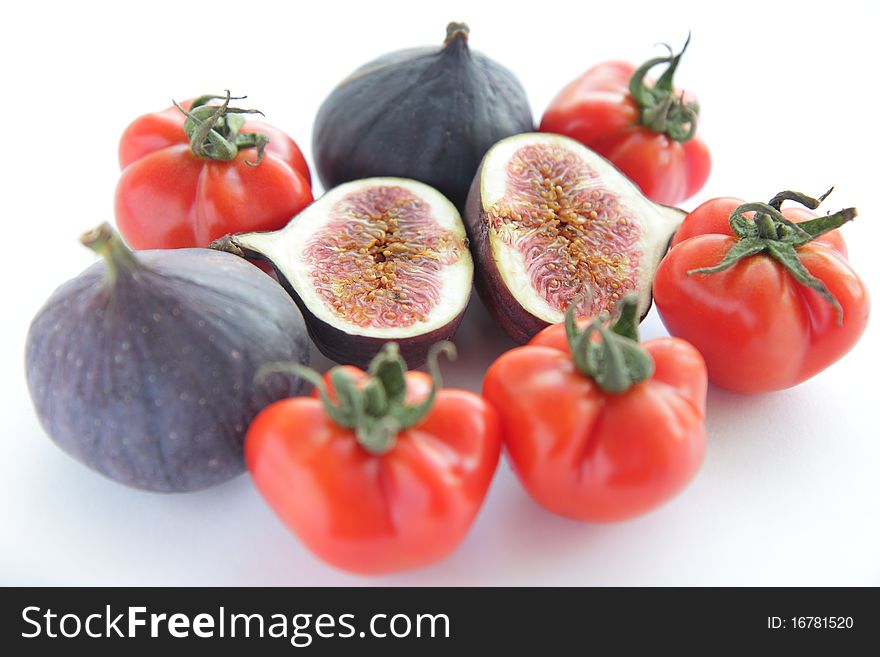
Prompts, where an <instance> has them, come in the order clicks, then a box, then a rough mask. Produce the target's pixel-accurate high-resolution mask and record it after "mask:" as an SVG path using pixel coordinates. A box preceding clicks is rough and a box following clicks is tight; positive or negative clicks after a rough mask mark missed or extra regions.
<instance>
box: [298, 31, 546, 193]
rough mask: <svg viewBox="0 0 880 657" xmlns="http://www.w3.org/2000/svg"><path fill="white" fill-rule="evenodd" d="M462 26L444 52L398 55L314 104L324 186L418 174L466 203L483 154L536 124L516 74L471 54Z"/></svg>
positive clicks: (411, 51) (372, 64)
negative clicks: (317, 107) (316, 104)
mask: <svg viewBox="0 0 880 657" xmlns="http://www.w3.org/2000/svg"><path fill="white" fill-rule="evenodd" d="M468 39H469V31H468V27H467V25H464V24H463V23H450V24H449V26H448V27H447V34H446V41H445V42H444V43H443V45H442V46H441V47H439V48H436V47H434V48H412V49H407V50H401V51H398V52H392V53H389V54H387V55H384V56H383V57H380V58H378V59H376V60H374V61H372V62H369V63H368V64H365V65H364V66H362V67H360V68H359V69H357V70H356V71H354V73H352V74H351V75H350V76H349V77H348V78H346V79H345V80H343V81H342V82H341V83H340V84H339V85H338V86H337V87H336V88H335V89H334V90H333V91H332V92H331V93H330V95H329V96H328V97H327V99H326V100H325V101H324V103H323V104H322V105H321V107H320V109H319V110H318V115H317V117H316V118H315V126H314V129H313V138H312V152H313V153H314V154H315V164H316V167H317V170H318V175H319V176H320V178H321V182H322V183H323V184H324V187H325V188H328V189H329V188H330V187H334V186H336V185H338V184H340V183H343V182H347V181H350V180H357V179H360V178H369V177H375V176H399V177H404V178H414V179H416V180H420V181H422V182H424V183H426V184H428V185H431V186H432V187H434V188H436V189H437V190H439V191H440V193H442V194H444V195H445V196H446V197H447V198H449V199H450V200H451V201H452V202H453V203H454V204H455V205H456V207H458V208H459V210H463V209H464V202H465V199H466V197H467V193H468V188H469V187H470V184H471V180H473V177H474V174H475V173H476V171H477V167H478V166H479V164H480V159H481V158H482V157H483V155H484V154H485V152H486V151H487V150H488V149H489V147H490V146H492V144H494V143H495V142H497V141H498V140H499V139H503V138H504V137H508V136H510V135H515V134H518V133H520V132H529V131H531V130H533V129H534V123H533V120H532V112H531V109H530V108H529V104H528V99H527V97H526V93H525V90H524V89H523V87H522V85H521V84H520V82H519V80H517V78H516V76H514V74H513V73H511V72H510V71H509V70H507V69H506V68H504V67H503V66H501V65H500V64H498V63H496V62H495V61H493V60H492V59H489V58H488V57H486V56H485V55H483V54H481V53H479V52H475V51H471V50H470V48H469V46H468Z"/></svg>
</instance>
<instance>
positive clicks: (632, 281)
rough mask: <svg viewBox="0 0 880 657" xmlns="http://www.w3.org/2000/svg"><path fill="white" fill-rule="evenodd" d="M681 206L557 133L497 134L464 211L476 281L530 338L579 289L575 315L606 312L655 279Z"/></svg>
mask: <svg viewBox="0 0 880 657" xmlns="http://www.w3.org/2000/svg"><path fill="white" fill-rule="evenodd" d="M684 216H685V212H684V211H683V210H679V209H677V208H670V207H667V206H664V205H658V204H657V203H654V202H652V201H650V200H648V199H647V198H646V197H645V196H643V195H642V193H641V192H640V191H639V190H638V188H637V187H636V186H635V185H634V184H633V183H632V182H630V181H629V179H627V178H626V177H625V176H624V175H623V174H622V173H620V171H618V170H617V169H616V168H615V167H614V166H613V165H612V164H610V163H609V162H608V161H607V160H605V159H604V158H602V157H601V156H599V155H597V154H596V153H594V152H593V151H591V150H589V149H588V148H586V147H585V146H582V145H581V144H579V143H578V142H576V141H573V140H571V139H569V138H567V137H562V136H560V135H553V134H544V133H526V134H521V135H515V136H513V137H508V138H507V139H503V140H501V141H500V142H498V143H497V144H495V146H493V147H492V148H491V149H490V150H489V151H488V152H487V153H486V156H485V157H484V158H483V162H482V164H481V165H480V169H479V171H478V172H477V175H476V178H475V179H474V182H473V184H472V186H471V190H470V193H469V195H468V201H467V207H466V212H465V219H466V224H467V229H468V235H469V237H470V239H471V248H472V250H473V254H474V258H475V260H476V261H477V267H478V272H479V273H478V277H477V289H478V291H479V293H480V296H481V297H482V298H483V301H484V303H485V304H486V306H487V307H488V308H489V310H490V311H491V312H492V314H493V315H494V316H495V318H496V320H497V321H498V323H499V324H500V325H501V327H502V328H503V329H504V330H505V331H506V332H507V333H508V334H509V335H510V337H511V338H513V339H514V340H516V341H518V342H527V341H528V340H529V339H530V338H531V337H532V336H534V335H535V333H537V332H538V331H540V330H541V329H542V328H544V327H545V326H547V325H548V324H555V323H558V322H561V321H562V320H563V318H564V315H565V310H566V308H567V307H568V306H569V305H570V304H571V303H572V302H574V301H576V300H578V299H579V298H580V297H582V296H583V298H584V299H585V301H583V304H584V307H582V308H580V309H579V315H581V316H590V317H592V316H595V315H597V314H598V313H600V312H602V311H609V312H610V311H611V310H612V309H613V308H614V306H615V305H616V304H617V302H618V301H619V300H620V298H621V297H623V296H624V294H626V293H627V292H630V291H634V292H637V293H638V295H639V306H638V307H639V312H640V314H641V316H642V317H644V315H646V314H647V312H648V309H649V308H650V305H651V282H652V281H653V278H654V272H655V271H656V269H657V266H658V265H659V264H660V259H661V258H662V257H663V254H664V253H665V252H666V249H667V247H668V244H669V240H670V239H671V238H672V235H673V233H674V232H675V230H676V228H677V227H678V225H679V224H680V223H681V222H682V220H683V219H684Z"/></svg>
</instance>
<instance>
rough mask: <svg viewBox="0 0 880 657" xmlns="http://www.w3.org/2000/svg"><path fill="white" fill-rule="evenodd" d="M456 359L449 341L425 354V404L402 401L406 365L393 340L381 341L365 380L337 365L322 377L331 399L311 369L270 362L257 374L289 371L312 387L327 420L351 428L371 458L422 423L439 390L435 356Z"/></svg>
mask: <svg viewBox="0 0 880 657" xmlns="http://www.w3.org/2000/svg"><path fill="white" fill-rule="evenodd" d="M441 353H443V354H446V357H447V358H449V359H453V358H455V354H456V352H455V346H454V345H453V344H452V343H451V342H438V343H437V344H435V345H433V346H432V347H431V349H430V350H429V351H428V358H427V365H428V372H429V374H430V375H431V390H430V392H429V393H428V395H427V397H425V399H424V400H422V401H420V402H418V403H416V404H407V403H406V373H407V368H406V362H405V361H404V359H403V357H402V356H401V355H400V348H399V347H398V345H397V343H395V342H386V343H385V345H384V346H383V347H382V349H381V350H380V351H379V353H378V354H377V355H376V357H375V358H374V359H373V361H372V362H371V363H370V366H369V368H368V370H367V372H366V379H365V380H364V381H359V380H356V379H355V378H354V377H352V376H351V374H349V372H348V371H346V370H345V369H344V368H342V367H338V366H337V367H334V368H333V369H331V370H330V372H329V373H328V375H327V377H328V378H329V379H330V383H331V385H332V387H333V391H334V393H335V396H336V400H335V401H334V400H333V399H331V397H330V392H329V390H328V388H327V384H326V383H325V380H324V378H323V377H322V376H321V375H320V374H319V373H318V372H316V371H315V370H313V369H311V368H309V367H306V366H304V365H300V364H298V363H269V364H267V365H264V366H263V367H261V368H260V370H259V371H258V372H257V380H260V379H262V378H264V377H265V376H267V375H268V374H270V373H272V372H279V371H284V372H290V373H292V374H294V375H296V376H299V377H301V378H303V379H305V380H306V381H308V382H309V383H311V384H312V385H313V386H314V387H315V389H316V390H317V391H318V397H319V398H320V400H321V403H322V404H323V406H324V410H325V411H326V413H327V415H328V416H329V417H330V419H331V420H332V421H333V422H334V423H335V424H337V425H338V426H341V427H345V428H347V429H352V430H354V434H355V439H356V440H357V442H358V444H359V445H360V446H361V447H363V448H364V449H365V450H367V451H368V452H370V453H371V454H376V455H380V454H385V453H386V452H388V451H390V450H391V449H393V448H394V445H395V444H396V442H397V435H398V434H399V433H400V432H401V431H403V430H404V429H406V428H408V427H411V426H414V425H416V424H418V423H419V422H421V421H422V420H424V419H425V417H426V416H427V415H428V413H429V412H430V411H431V408H433V406H434V402H435V400H436V398H437V392H438V391H439V389H440V387H441V386H442V380H441V377H440V367H439V365H438V362H437V361H438V358H439V356H440V354H441Z"/></svg>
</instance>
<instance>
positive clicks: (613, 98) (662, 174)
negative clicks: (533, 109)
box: [540, 62, 712, 205]
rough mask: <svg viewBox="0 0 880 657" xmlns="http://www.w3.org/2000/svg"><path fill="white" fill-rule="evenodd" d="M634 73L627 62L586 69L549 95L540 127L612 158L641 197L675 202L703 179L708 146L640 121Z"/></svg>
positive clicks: (696, 188) (708, 160) (708, 161)
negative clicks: (632, 88)
mask: <svg viewBox="0 0 880 657" xmlns="http://www.w3.org/2000/svg"><path fill="white" fill-rule="evenodd" d="M634 72H635V67H634V66H633V65H631V64H628V63H626V62H605V63H603V64H599V65H597V66H594V67H593V68H591V69H589V70H588V71H587V72H586V73H584V74H583V75H581V76H580V77H579V78H577V79H575V80H574V81H572V82H570V83H569V84H568V85H566V86H565V87H564V88H563V89H562V91H560V92H559V94H558V95H557V96H556V98H554V99H553V101H552V102H551V103H550V106H549V107H548V108H547V111H546V112H545V113H544V116H543V117H542V118H541V126H540V130H541V131H542V132H553V133H556V134H561V135H566V136H568V137H571V138H572V139H576V140H577V141H579V142H581V143H582V144H584V145H585V146H587V147H589V148H591V149H593V150H594V151H596V152H597V153H599V154H600V155H602V156H603V157H605V158H606V159H608V160H609V161H611V163H612V164H614V165H615V166H616V167H617V168H618V169H620V170H621V171H622V172H623V173H624V174H625V175H626V176H627V177H628V178H629V179H630V180H632V181H633V182H634V183H635V184H636V185H638V187H639V188H640V189H641V190H642V192H643V193H644V194H645V196H647V197H649V198H650V199H652V200H654V201H656V202H657V203H663V204H666V205H675V204H677V203H680V202H681V201H683V200H684V199H686V198H688V197H690V196H693V195H694V194H696V193H697V192H698V191H699V190H700V189H701V188H702V187H703V185H704V184H705V183H706V180H707V179H708V178H709V170H710V168H711V165H712V163H711V158H710V156H709V151H708V149H707V147H706V144H705V143H704V142H703V141H702V140H701V139H700V138H699V137H697V136H695V137H692V138H691V139H689V140H688V141H686V142H677V141H674V140H673V139H670V138H669V137H667V136H666V135H665V134H663V133H657V132H654V131H652V130H650V129H649V128H647V127H645V126H642V125H639V107H638V105H637V104H636V102H635V101H634V100H633V98H632V95H631V94H630V91H629V80H630V78H631V77H632V75H633V73H634ZM685 98H691V97H690V96H689V95H688V94H687V93H686V94H685Z"/></svg>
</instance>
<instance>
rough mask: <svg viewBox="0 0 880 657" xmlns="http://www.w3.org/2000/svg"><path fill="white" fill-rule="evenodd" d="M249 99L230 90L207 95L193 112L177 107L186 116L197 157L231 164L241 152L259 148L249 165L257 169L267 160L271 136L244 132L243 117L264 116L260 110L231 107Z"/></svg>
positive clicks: (188, 130) (195, 103)
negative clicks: (224, 92)
mask: <svg viewBox="0 0 880 657" xmlns="http://www.w3.org/2000/svg"><path fill="white" fill-rule="evenodd" d="M243 98H246V96H231V95H230V94H229V90H228V89H227V90H226V95H225V96H212V95H205V96H199V97H198V98H196V99H195V100H194V101H193V103H192V106H191V107H190V109H189V111H186V110H185V109H183V107H181V106H180V105H179V104H178V103H177V101H171V102H173V103H174V106H175V107H176V108H177V109H179V110H180V111H181V112H183V114H184V115H185V116H186V121H185V122H184V124H183V129H184V131H185V132H186V135H187V137H189V145H190V150H191V151H192V153H193V155H195V156H196V157H200V158H203V159H206V160H218V161H221V162H228V161H229V160H233V159H235V157H236V156H237V155H238V153H239V151H241V150H242V149H246V148H256V149H257V159H256V160H255V161H253V162H251V161H250V160H247V161H246V162H245V164H247V165H249V166H254V167H255V166H257V165H259V164H260V162H262V161H263V156H264V155H265V152H266V146H267V145H268V144H269V137H268V136H267V135H265V134H263V133H261V132H246V133H242V132H241V129H242V128H243V127H244V124H245V119H244V117H243V116H242V114H260V115H262V114H263V113H262V112H261V111H260V110H254V109H241V108H239V107H230V106H229V102H230V101H232V100H241V99H243ZM219 99H222V100H223V102H222V103H221V104H220V105H210V104H209V103H210V101H212V100H219Z"/></svg>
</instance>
